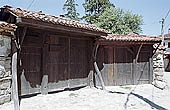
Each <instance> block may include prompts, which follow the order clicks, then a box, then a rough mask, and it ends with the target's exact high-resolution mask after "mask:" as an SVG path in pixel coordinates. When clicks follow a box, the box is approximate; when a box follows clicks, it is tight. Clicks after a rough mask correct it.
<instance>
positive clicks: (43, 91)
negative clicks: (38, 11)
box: [41, 34, 49, 95]
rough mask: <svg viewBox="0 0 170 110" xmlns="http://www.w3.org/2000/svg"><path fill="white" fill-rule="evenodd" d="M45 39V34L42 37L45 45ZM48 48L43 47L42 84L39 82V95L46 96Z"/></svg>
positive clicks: (46, 45)
mask: <svg viewBox="0 0 170 110" xmlns="http://www.w3.org/2000/svg"><path fill="white" fill-rule="evenodd" d="M45 37H46V34H44V36H43V43H45ZM48 49H49V46H48V44H44V45H43V49H42V50H43V55H42V59H43V61H42V67H43V69H42V82H41V94H43V95H46V94H48V70H47V68H48V58H49V53H48Z"/></svg>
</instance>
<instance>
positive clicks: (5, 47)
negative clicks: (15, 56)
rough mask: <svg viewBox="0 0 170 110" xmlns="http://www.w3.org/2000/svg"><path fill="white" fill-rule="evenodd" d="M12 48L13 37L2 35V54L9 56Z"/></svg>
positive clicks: (0, 52)
mask: <svg viewBox="0 0 170 110" xmlns="http://www.w3.org/2000/svg"><path fill="white" fill-rule="evenodd" d="M10 50H11V39H10V38H9V37H5V36H3V37H2V36H1V38H0V56H8V55H9V54H10V52H11V51H10Z"/></svg>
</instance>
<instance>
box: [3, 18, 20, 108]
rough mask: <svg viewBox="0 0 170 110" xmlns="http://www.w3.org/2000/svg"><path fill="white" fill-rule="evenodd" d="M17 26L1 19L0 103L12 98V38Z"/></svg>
mask: <svg viewBox="0 0 170 110" xmlns="http://www.w3.org/2000/svg"><path fill="white" fill-rule="evenodd" d="M16 28H17V27H16V26H15V25H14V24H8V23H6V22H2V21H0V105H1V104H3V103H5V102H9V101H10V100H11V86H12V85H11V84H12V83H11V81H12V77H11V60H12V59H11V57H12V55H11V39H12V38H13V35H14V31H15V30H16Z"/></svg>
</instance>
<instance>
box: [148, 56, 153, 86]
mask: <svg viewBox="0 0 170 110" xmlns="http://www.w3.org/2000/svg"><path fill="white" fill-rule="evenodd" d="M152 81H153V62H152V58H149V83H152Z"/></svg>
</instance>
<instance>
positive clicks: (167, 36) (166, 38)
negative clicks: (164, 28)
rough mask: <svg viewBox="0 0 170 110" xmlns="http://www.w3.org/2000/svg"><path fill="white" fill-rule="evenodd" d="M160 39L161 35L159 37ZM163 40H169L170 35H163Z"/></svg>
mask: <svg viewBox="0 0 170 110" xmlns="http://www.w3.org/2000/svg"><path fill="white" fill-rule="evenodd" d="M160 37H161V35H160ZM164 39H165V40H170V34H165V35H164Z"/></svg>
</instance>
